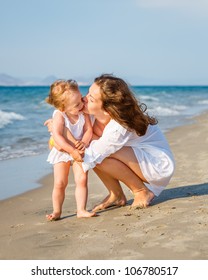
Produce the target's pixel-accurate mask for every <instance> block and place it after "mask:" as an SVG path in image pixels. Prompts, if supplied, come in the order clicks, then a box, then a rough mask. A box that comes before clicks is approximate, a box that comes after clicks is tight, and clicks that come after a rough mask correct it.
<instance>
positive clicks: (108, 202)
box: [93, 194, 126, 212]
mask: <svg viewBox="0 0 208 280" xmlns="http://www.w3.org/2000/svg"><path fill="white" fill-rule="evenodd" d="M125 205H126V197H125V195H124V194H122V195H121V196H120V197H111V196H110V194H109V195H108V196H107V197H106V198H105V199H104V200H103V201H102V202H101V203H100V204H98V205H96V206H95V207H94V208H93V211H95V212H97V211H99V210H104V209H107V208H109V207H111V206H117V207H121V206H125Z"/></svg>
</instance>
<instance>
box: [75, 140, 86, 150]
mask: <svg viewBox="0 0 208 280" xmlns="http://www.w3.org/2000/svg"><path fill="white" fill-rule="evenodd" d="M75 148H76V149H78V150H79V151H84V150H85V144H84V143H83V142H82V141H78V140H77V141H76V142H75Z"/></svg>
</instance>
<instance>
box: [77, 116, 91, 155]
mask: <svg viewBox="0 0 208 280" xmlns="http://www.w3.org/2000/svg"><path fill="white" fill-rule="evenodd" d="M84 118H85V124H84V127H83V137H82V140H81V141H77V142H76V143H75V147H76V148H77V149H79V150H80V151H82V152H84V150H85V148H86V147H88V146H89V143H90V141H91V139H92V135H93V132H92V125H91V121H90V117H89V115H86V114H84Z"/></svg>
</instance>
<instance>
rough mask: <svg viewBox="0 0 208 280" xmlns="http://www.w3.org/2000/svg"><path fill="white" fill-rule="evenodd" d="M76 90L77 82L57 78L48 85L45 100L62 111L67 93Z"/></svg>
mask: <svg viewBox="0 0 208 280" xmlns="http://www.w3.org/2000/svg"><path fill="white" fill-rule="evenodd" d="M78 90H79V88H78V84H77V82H76V81H75V80H57V81H55V82H54V83H53V84H52V85H51V86H50V91H49V95H48V97H47V98H46V99H45V101H46V102H47V103H49V104H51V105H53V106H54V107H55V108H56V109H58V110H60V111H62V112H63V111H65V103H66V102H65V101H66V98H67V97H68V95H69V94H70V93H72V92H74V91H78Z"/></svg>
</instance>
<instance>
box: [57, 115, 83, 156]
mask: <svg viewBox="0 0 208 280" xmlns="http://www.w3.org/2000/svg"><path fill="white" fill-rule="evenodd" d="M64 129H65V122H64V117H63V116H62V114H61V113H60V112H59V111H57V112H56V114H55V115H54V118H53V127H52V133H53V138H54V141H55V142H56V144H57V145H58V146H59V147H60V148H61V149H62V150H64V151H66V152H67V153H69V154H71V156H72V157H73V158H74V159H75V160H76V161H82V157H81V155H80V153H79V151H78V150H77V149H75V148H74V147H73V146H72V145H70V144H69V143H68V141H67V140H66V138H65V137H64Z"/></svg>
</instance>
